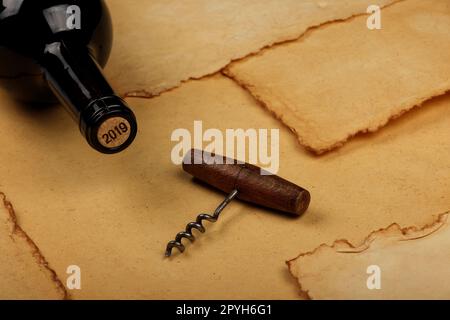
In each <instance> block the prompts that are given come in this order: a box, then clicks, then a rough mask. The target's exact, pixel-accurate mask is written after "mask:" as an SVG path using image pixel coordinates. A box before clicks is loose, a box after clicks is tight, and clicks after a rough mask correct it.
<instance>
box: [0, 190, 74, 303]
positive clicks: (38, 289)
mask: <svg viewBox="0 0 450 320" xmlns="http://www.w3.org/2000/svg"><path fill="white" fill-rule="evenodd" d="M66 297H67V294H66V291H65V289H64V286H63V284H62V283H61V281H60V280H59V279H58V277H57V276H56V274H55V272H54V271H53V270H52V269H50V267H49V266H48V263H47V261H46V260H45V258H44V257H43V256H42V254H41V253H40V251H39V249H38V248H37V247H36V245H35V244H34V242H33V241H32V240H31V239H30V238H29V237H28V235H27V234H26V233H25V232H24V231H23V230H22V228H21V227H20V226H19V225H18V224H17V217H16V214H15V212H14V207H13V206H12V204H11V203H10V202H9V201H8V200H7V199H6V196H5V195H4V194H3V193H1V192H0V299H2V300H8V299H64V298H66Z"/></svg>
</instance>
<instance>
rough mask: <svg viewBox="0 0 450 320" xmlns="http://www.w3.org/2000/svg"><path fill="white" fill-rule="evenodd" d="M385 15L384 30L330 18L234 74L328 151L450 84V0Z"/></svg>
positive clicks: (302, 136) (413, 1)
mask: <svg viewBox="0 0 450 320" xmlns="http://www.w3.org/2000/svg"><path fill="white" fill-rule="evenodd" d="M381 17H382V20H381V21H382V29H381V30H369V29H368V28H367V26H366V20H367V17H365V16H360V17H357V18H354V19H351V20H348V21H345V22H342V23H334V24H329V25H326V26H324V27H322V28H319V29H317V30H314V31H313V32H310V33H309V34H308V35H307V36H304V37H302V38H301V39H299V40H297V41H295V42H292V43H289V44H283V45H279V46H276V47H273V48H270V49H267V50H264V51H263V52H262V53H261V54H259V55H257V56H254V57H249V58H247V59H245V60H243V61H239V62H236V63H234V64H232V65H231V66H230V67H229V68H228V69H227V70H226V73H227V74H228V75H229V76H231V77H233V79H235V80H236V81H238V82H239V83H240V84H241V85H242V86H244V87H245V88H246V89H248V90H249V91H250V92H251V93H252V94H253V95H254V96H255V97H256V98H257V99H258V100H260V101H261V102H262V103H263V105H264V106H265V107H267V108H268V109H269V110H270V111H271V112H273V113H274V115H275V116H276V117H277V118H279V119H280V120H281V121H282V122H283V123H285V124H286V125H287V126H288V127H290V128H291V130H292V131H294V132H295V133H296V135H297V137H298V140H299V141H300V143H301V144H303V145H305V146H306V147H308V148H309V149H312V150H314V151H315V152H317V153H323V152H325V151H328V150H330V149H333V148H335V147H338V146H341V145H342V144H343V143H344V142H345V141H346V140H347V139H349V138H350V137H351V136H353V135H355V134H356V133H358V132H373V131H376V130H377V129H379V128H380V127H382V126H384V125H385V124H386V123H387V122H388V121H389V120H390V119H392V118H395V117H398V116H399V115H401V114H402V113H404V112H406V111H408V110H410V109H411V108H413V107H414V106H417V105H420V104H421V103H422V102H423V101H425V100H427V99H428V98H430V97H432V96H436V95H440V94H443V93H444V92H446V91H447V90H449V89H450V76H449V74H450V63H449V61H450V27H449V26H450V8H449V3H448V2H447V1H441V0H430V1H421V0H408V1H402V2H400V3H396V4H395V5H392V6H389V7H387V8H385V9H384V10H383V11H382V14H381Z"/></svg>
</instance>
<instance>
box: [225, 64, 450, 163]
mask: <svg viewBox="0 0 450 320" xmlns="http://www.w3.org/2000/svg"><path fill="white" fill-rule="evenodd" d="M222 75H224V76H225V77H227V78H229V79H231V80H233V81H234V82H235V83H237V84H238V85H239V86H240V87H241V88H242V89H243V90H245V91H247V92H248V93H249V94H250V95H251V96H252V97H253V98H254V99H255V100H256V101H257V102H258V104H259V105H260V106H261V107H263V108H264V109H265V110H267V111H268V112H269V113H270V114H271V115H272V116H273V117H274V118H275V119H277V120H278V121H280V122H281V123H282V124H283V125H284V126H285V127H286V128H288V129H289V130H290V131H291V132H293V133H294V134H295V136H296V138H297V141H298V143H299V144H300V145H301V146H303V147H304V148H305V149H306V150H308V151H310V152H312V153H314V154H316V155H318V156H320V155H323V154H325V153H328V152H331V151H333V150H335V149H338V148H341V147H343V146H344V145H345V144H346V143H347V142H349V141H350V140H351V139H353V138H355V137H357V136H359V135H365V134H369V133H375V132H377V131H379V130H380V129H382V128H383V127H385V126H387V125H388V124H389V123H390V122H392V121H394V120H396V119H398V118H400V117H401V116H403V115H404V114H406V113H408V112H410V111H413V110H414V109H418V108H420V107H422V106H423V105H425V104H426V103H427V102H428V101H431V100H433V99H436V98H438V97H442V96H445V95H446V94H448V93H450V82H449V83H446V84H444V85H442V87H440V88H438V89H435V90H434V91H432V92H430V94H429V95H427V96H423V97H418V98H417V101H416V102H413V103H408V104H405V103H404V104H402V105H400V106H399V107H398V108H395V109H393V110H392V111H393V112H392V114H391V115H389V116H385V117H384V118H380V119H378V122H377V123H368V124H367V125H366V127H365V128H361V129H357V130H356V131H355V132H353V133H348V134H347V135H346V137H345V138H343V139H339V140H337V141H336V142H334V143H330V144H328V146H327V147H322V148H320V147H317V146H313V144H312V143H310V142H307V141H306V140H305V139H304V138H303V137H302V136H301V134H299V133H298V131H297V129H296V128H295V127H294V124H293V122H292V121H290V120H286V117H285V116H286V113H277V110H275V108H272V107H271V106H270V104H269V103H268V102H265V101H264V99H263V98H262V97H261V96H260V95H259V94H258V93H257V92H255V90H254V89H253V88H254V85H252V84H248V83H246V82H245V81H242V80H240V79H238V78H237V76H236V75H234V74H233V72H232V71H231V70H230V69H227V68H226V69H224V70H222ZM288 109H289V108H288ZM289 112H291V111H290V110H289ZM292 115H293V116H294V117H295V119H296V120H299V121H304V120H301V119H299V118H298V117H297V116H296V115H295V114H293V113H292Z"/></svg>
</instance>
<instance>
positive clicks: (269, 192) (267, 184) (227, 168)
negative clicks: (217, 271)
mask: <svg viewBox="0 0 450 320" xmlns="http://www.w3.org/2000/svg"><path fill="white" fill-rule="evenodd" d="M183 170H184V171H186V172H187V173H189V174H191V175H192V176H194V177H195V178H197V179H198V180H200V181H202V182H204V183H206V184H208V185H211V186H213V187H215V188H217V189H219V190H221V191H224V192H226V193H228V196H227V197H226V198H225V200H224V201H223V202H222V203H221V204H220V205H219V206H218V207H217V208H216V210H215V211H214V212H213V213H212V214H208V213H202V214H200V215H198V216H197V219H196V220H195V221H194V222H190V223H188V224H187V225H186V228H185V230H184V231H181V232H179V233H178V234H177V235H176V236H175V239H174V240H172V241H169V243H168V244H167V247H166V253H165V255H166V257H170V256H171V254H172V249H173V248H177V249H178V250H179V251H180V252H181V253H182V252H184V251H185V245H184V244H183V243H182V239H188V240H189V241H190V242H194V241H195V236H194V235H193V233H192V231H193V229H196V230H198V231H200V232H201V233H204V232H205V231H206V229H205V226H204V224H203V222H204V221H208V222H213V223H214V222H217V220H218V219H219V216H220V214H221V213H222V211H223V210H224V209H225V208H226V207H227V205H228V204H229V203H230V202H231V201H233V199H235V198H237V199H240V200H243V201H246V202H250V203H253V204H256V205H258V206H263V207H267V208H270V209H275V210H277V211H281V212H286V213H289V214H293V215H297V216H300V215H301V214H303V213H304V212H305V211H306V210H307V209H308V206H309V203H310V200H311V196H310V193H309V192H308V191H307V190H305V189H303V188H302V187H299V186H297V185H295V184H293V183H291V182H289V181H287V180H285V179H283V178H281V177H279V176H276V175H272V174H270V173H268V172H266V171H264V170H263V169H261V168H259V167H257V166H254V165H251V164H248V163H242V162H239V161H237V160H234V159H231V158H227V157H224V156H221V155H216V154H211V153H209V152H206V151H202V150H197V149H192V150H191V151H190V152H188V153H187V154H186V156H185V157H184V159H183Z"/></svg>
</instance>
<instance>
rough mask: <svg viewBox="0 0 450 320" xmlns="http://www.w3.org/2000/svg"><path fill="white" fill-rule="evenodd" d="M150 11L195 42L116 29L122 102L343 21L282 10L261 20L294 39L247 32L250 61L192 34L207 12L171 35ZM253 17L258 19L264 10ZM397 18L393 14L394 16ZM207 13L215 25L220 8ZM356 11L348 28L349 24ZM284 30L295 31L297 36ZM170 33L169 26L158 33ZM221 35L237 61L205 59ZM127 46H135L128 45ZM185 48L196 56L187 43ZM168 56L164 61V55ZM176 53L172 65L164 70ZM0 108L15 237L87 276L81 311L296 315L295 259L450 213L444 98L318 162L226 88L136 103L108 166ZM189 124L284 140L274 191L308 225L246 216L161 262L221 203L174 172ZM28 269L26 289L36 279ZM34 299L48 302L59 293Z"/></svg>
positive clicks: (35, 119) (24, 115) (199, 85)
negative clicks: (222, 302)
mask: <svg viewBox="0 0 450 320" xmlns="http://www.w3.org/2000/svg"><path fill="white" fill-rule="evenodd" d="M269 2H270V1H269ZM110 3H111V9H112V11H113V15H115V13H114V12H117V13H118V14H117V15H115V16H116V17H117V16H118V15H119V13H123V14H125V13H126V14H130V11H126V10H130V8H129V7H123V6H121V5H120V4H119V2H117V1H115V2H114V3H113V1H110ZM139 3H141V2H139ZM148 3H151V4H156V6H157V7H156V9H158V10H162V11H160V13H161V12H162V13H164V12H165V15H164V14H163V15H161V19H162V20H164V21H165V22H166V23H168V22H167V21H177V22H183V24H187V25H189V26H190V27H192V29H187V30H185V31H187V33H186V34H183V35H182V36H180V38H178V39H177V38H176V37H175V36H173V33H169V35H167V34H166V33H164V32H162V31H161V33H153V32H152V31H153V29H154V28H157V26H155V27H151V28H150V27H148V26H146V23H147V22H148V21H147V22H145V19H144V22H142V20H140V19H135V21H134V20H133V19H125V20H126V21H127V22H128V23H129V25H128V26H125V27H121V28H124V29H125V28H126V30H127V31H126V32H124V31H123V30H124V29H122V31H121V32H120V33H118V30H117V24H118V23H119V24H120V23H121V21H122V20H120V19H119V20H116V35H117V36H118V38H117V37H116V40H117V41H116V46H115V49H114V53H113V57H112V59H111V63H110V65H109V66H108V68H107V69H106V73H107V74H108V75H109V76H110V77H111V79H112V83H113V85H115V86H116V88H117V89H118V90H119V92H121V93H125V92H128V91H130V90H131V91H134V90H145V92H140V93H138V94H139V95H141V94H142V95H144V96H145V95H152V94H155V93H159V92H160V91H161V90H165V89H167V88H172V87H174V86H177V85H178V84H179V83H180V81H183V80H186V79H188V78H191V77H201V76H203V75H205V74H207V73H210V72H215V71H217V70H218V69H220V68H222V67H224V66H225V65H226V64H227V63H228V62H229V61H230V60H231V59H235V58H238V57H241V56H243V55H247V54H248V53H250V52H253V51H257V50H258V49H259V48H260V47H262V46H267V45H270V44H273V43H274V42H277V41H284V40H287V39H291V38H296V37H298V36H300V35H301V34H302V33H303V32H304V30H305V29H306V28H307V27H309V26H311V25H316V24H321V23H323V22H326V21H328V20H334V19H335V16H333V15H334V14H335V13H336V11H335V10H334V9H333V8H334V7H333V6H332V5H331V2H324V1H319V2H317V3H314V6H312V4H313V2H309V1H306V2H305V3H309V4H311V7H310V8H311V9H312V8H320V10H321V11H320V12H321V14H324V16H323V17H325V18H323V17H322V16H321V14H319V15H318V17H316V18H317V19H318V20H313V21H309V22H308V24H305V25H299V26H295V25H296V22H295V21H296V20H295V19H296V18H298V16H295V14H294V16H292V18H286V19H285V18H284V17H283V14H284V13H286V14H287V13H292V12H294V11H295V10H285V8H280V7H276V8H275V9H277V8H278V9H279V10H281V13H282V14H281V16H276V14H277V13H278V11H277V10H275V9H274V8H271V9H270V10H268V11H258V10H255V11H254V12H263V13H264V12H270V14H272V13H274V14H275V16H274V18H273V20H274V21H278V22H279V23H281V25H282V27H280V30H282V31H283V30H288V31H289V32H287V33H286V35H287V36H286V37H287V38H284V37H281V38H278V36H279V35H281V34H284V31H283V32H281V31H280V32H281V33H277V32H278V31H277V30H276V28H273V25H268V26H266V24H265V23H261V22H259V25H262V27H261V28H262V29H261V30H258V31H257V32H256V33H255V34H253V33H251V32H250V31H251V30H254V28H253V26H252V27H248V30H250V31H249V32H248V33H245V34H246V35H254V37H250V38H251V39H253V40H251V41H249V43H251V46H249V47H245V46H244V47H243V46H242V43H243V42H242V41H243V40H242V39H239V37H237V38H236V37H235V36H236V34H239V29H238V28H236V29H233V30H235V31H233V32H231V31H230V30H229V28H227V27H224V26H220V24H219V25H218V26H217V29H214V28H210V24H208V23H207V22H204V21H203V20H201V19H200V20H199V21H200V22H202V21H203V22H202V23H200V25H196V26H194V25H193V24H192V23H190V22H192V21H197V19H194V18H193V17H195V15H194V13H195V14H199V15H200V16H201V17H206V15H204V14H203V12H204V11H201V10H199V11H196V10H192V12H188V11H186V10H185V8H183V5H182V4H179V2H177V3H176V4H175V3H172V5H173V6H175V7H174V8H177V10H181V11H186V12H185V13H186V15H185V18H183V19H187V20H183V19H181V18H180V19H181V20H176V19H174V18H173V17H171V14H172V11H171V10H169V9H167V8H166V9H164V5H162V4H159V6H158V2H148ZM198 3H201V2H198ZM230 3H232V2H230ZM251 3H252V4H253V5H255V6H257V7H258V8H259V5H258V3H257V2H251ZM270 3H271V2H270ZM277 3H278V2H277ZM295 3H298V2H295ZM333 3H334V2H333ZM348 3H351V2H348ZM386 3H388V2H386ZM292 4H293V5H294V1H293V2H292ZM324 4H328V6H327V5H325V6H324ZM397 5H400V3H399V4H394V5H393V6H392V8H393V7H395V6H397ZM224 6H225V9H226V10H230V8H228V7H227V5H225V4H224ZM135 7H137V5H136V6H135ZM201 8H202V9H205V8H209V9H211V10H212V9H214V10H212V11H213V12H215V13H216V14H218V12H221V10H219V9H220V8H221V6H219V5H218V4H217V3H216V2H214V5H211V6H201ZM328 8H331V9H330V10H329V11H328ZM357 8H360V7H359V6H358V7H357ZM139 9H142V10H137V11H135V13H136V14H143V15H144V17H145V16H146V12H147V13H148V11H145V8H141V7H140V6H139ZM156 9H155V10H156ZM216 10H217V11H216ZM352 10H353V9H352ZM352 10H350V11H349V12H347V11H345V12H347V13H346V14H344V15H343V16H341V18H342V17H348V16H349V15H351V14H354V13H355V11H352ZM151 11H152V12H153V9H152V10H151ZM313 11H314V10H313ZM363 11H364V10H363ZM155 12H158V11H157V10H156V11H155ZM251 12H253V11H251ZM283 12H284V13H283ZM339 12H340V11H339ZM357 12H361V11H360V10H359V9H358V10H357ZM233 13H235V10H234V11H233ZM325 13H326V14H325ZM267 14H268V13H267ZM339 14H340V13H339ZM308 15H310V12H309V11H308ZM250 16H251V15H250ZM270 16H271V15H270ZM212 17H215V16H214V15H212ZM243 17H246V16H245V14H243ZM228 18H230V19H231V18H232V20H231V22H233V23H234V24H238V22H239V19H242V16H240V15H238V16H237V17H236V16H230V17H226V18H224V19H225V21H224V25H225V26H226V25H227V24H229V23H231V22H230V20H227V19H228ZM300 18H301V15H300ZM316 18H314V19H316ZM155 19H156V18H155ZM189 19H190V20H189ZM205 19H206V20H207V18H205ZM233 19H237V20H238V21H237V22H236V20H233ZM261 19H262V18H261V16H256V17H254V19H253V20H252V19H250V21H252V23H253V24H256V25H258V23H257V21H264V22H266V21H267V19H262V20H261ZM290 19H293V20H290ZM152 21H153V20H152ZM156 21H158V20H156ZM244 21H247V19H244ZM280 21H281V22H280ZM285 21H293V22H292V23H293V25H292V28H291V27H290V26H289V25H286V24H284V23H285ZM436 21H437V22H436V23H437V25H438V24H439V20H436ZM132 22H133V23H135V22H136V24H133V23H132ZM278 22H276V23H278ZM349 22H350V21H349ZM140 23H142V25H140ZM158 23H159V22H158ZM209 23H210V22H209ZM234 24H233V25H234ZM133 25H134V27H133ZM172 27H173V26H171V25H170V23H168V25H166V27H164V28H163V27H161V29H158V30H163V31H164V30H166V31H167V30H172V29H171V28H172ZM234 27H235V26H234ZM234 27H233V28H234ZM266 27H269V29H270V30H273V31H274V32H275V33H274V34H272V33H269V35H270V37H268V38H265V37H262V38H260V37H259V36H260V35H261V34H267V32H266V29H265V28H266ZM142 28H148V30H149V31H148V35H149V38H146V37H143V38H141V37H140V36H139V37H138V36H136V38H134V37H135V35H136V34H137V33H136V32H135V31H136V30H142ZM165 28H167V29H165ZM174 28H175V27H174ZM178 28H179V29H183V30H184V28H182V27H178ZM222 28H225V30H226V34H229V35H230V38H231V40H230V38H229V39H228V40H230V43H229V46H228V45H227V46H225V47H220V49H217V46H215V45H213V49H212V50H206V49H205V43H209V42H208V41H210V39H215V38H213V37H211V34H214V33H215V32H216V34H215V35H217V33H219V35H218V38H220V37H223V34H222V33H220V31H217V30H219V29H222ZM230 28H231V27H230ZM285 28H286V29H285ZM175 29H176V28H175ZM256 29H257V28H256ZM319 29H322V27H321V28H319ZM438 30H440V29H438ZM200 31H202V32H200ZM316 31H317V32H318V31H323V30H316ZM316 31H315V32H316ZM203 32H206V33H203ZM208 32H211V34H210V33H208ZM193 34H196V35H197V36H196V37H197V38H196V37H193ZM124 35H126V36H127V39H125V38H121V37H123V36H124ZM233 35H234V36H233ZM311 35H312V34H310V35H309V36H311ZM151 37H156V38H154V39H153V38H151ZM189 37H190V38H189ZM192 38H194V39H200V40H199V41H198V42H195V41H193V42H189V43H187V44H186V43H183V41H189V39H192ZM152 39H153V40H152ZM205 39H206V40H205ZM172 40H173V42H172ZM165 42H167V46H165V45H164V44H163V45H160V43H165ZM223 43H225V42H220V43H219V44H223ZM227 43H228V42H227ZM179 44H181V45H179ZM190 45H192V47H190ZM216 45H217V44H216ZM154 48H156V49H154ZM230 48H231V49H230ZM236 48H238V49H236ZM152 50H156V51H152ZM153 52H156V53H153ZM167 52H170V53H171V54H170V55H169V56H167ZM136 53H138V56H134V54H136ZM200 53H201V54H200ZM444 54H445V53H444ZM207 57H211V58H207ZM194 58H195V59H194ZM196 61H199V64H198V65H197V64H196ZM331 71H332V70H330V72H331ZM165 79H167V80H165ZM166 81H167V82H166ZM319 89H320V87H318V89H317V90H319ZM312 94H313V92H312ZM317 94H321V93H320V92H317ZM0 100H1V101H2V117H1V118H0V144H1V145H2V152H1V153H0V162H1V163H2V166H0V190H1V191H2V192H6V193H7V194H8V197H9V199H10V200H11V202H12V203H13V204H14V208H15V212H16V214H17V216H18V221H19V223H20V225H21V226H22V227H23V229H24V230H26V231H27V233H28V235H29V236H30V237H31V239H33V241H34V242H35V243H36V245H37V246H38V247H39V249H40V252H41V253H42V254H43V256H45V257H46V258H47V261H49V263H50V267H51V268H53V269H54V270H55V271H56V274H57V275H58V277H59V279H60V281H61V282H62V283H65V279H66V277H67V274H66V269H67V266H69V265H73V264H75V265H78V266H80V267H81V270H82V290H79V291H70V296H71V297H72V298H75V299H76V298H87V299H96V298H101V299H105V298H186V299H189V298H190V299H201V298H204V299H220V298H255V299H256V298H273V299H282V298H286V299H297V298H299V291H298V287H297V285H296V284H295V281H293V279H292V277H291V275H290V274H289V272H288V270H287V268H286V265H285V260H286V259H289V258H292V257H296V256H298V253H299V252H307V251H310V250H313V249H314V248H316V247H317V245H319V244H321V243H332V241H334V239H337V238H342V237H345V238H346V239H348V240H349V241H350V242H352V243H354V244H359V243H360V242H361V241H362V240H363V239H364V238H365V237H366V235H367V234H369V233H370V232H371V231H372V230H375V229H379V228H382V227H385V226H386V225H389V224H390V223H392V222H397V223H399V224H400V225H407V226H408V225H418V226H421V225H424V224H426V223H431V222H432V221H433V214H437V213H440V212H445V211H448V209H449V207H450V195H449V194H448V190H449V187H450V170H449V169H450V167H449V165H450V159H449V158H450V153H449V152H448V150H450V149H449V148H450V139H448V137H449V136H450V112H449V109H450V96H448V95H447V96H443V97H441V98H437V99H434V100H431V101H429V102H427V103H426V104H425V105H424V107H423V108H420V109H417V110H413V111H411V112H409V113H408V114H406V115H404V116H403V117H401V118H400V119H399V120H395V121H393V122H392V123H391V124H389V125H388V126H387V127H386V128H384V129H383V130H382V131H380V132H379V133H374V134H367V135H360V136H357V137H356V138H355V139H353V140H352V141H350V142H349V143H348V144H347V145H346V146H344V147H343V148H341V149H339V150H336V151H333V152H330V153H328V154H326V155H324V156H321V157H317V156H314V155H312V154H311V153H309V152H308V151H306V150H305V149H304V148H302V147H301V146H300V145H299V144H298V143H297V141H296V137H295V136H294V135H292V133H291V132H290V131H289V130H288V129H287V128H286V127H284V126H283V125H282V124H281V123H280V122H279V121H277V120H276V119H274V118H273V117H272V116H271V114H270V113H269V112H267V111H266V110H264V109H263V108H261V106H260V105H259V103H258V102H257V101H256V100H255V99H254V98H253V97H252V96H251V95H250V94H248V93H247V92H246V91H245V90H244V89H243V88H242V87H240V86H239V85H238V84H236V83H235V82H233V81H232V80H230V79H228V78H226V77H224V76H221V75H215V76H211V77H205V78H204V79H202V80H195V81H189V82H187V83H185V84H183V85H181V86H180V87H179V88H177V89H175V90H172V91H169V92H166V93H164V94H163V95H161V96H159V97H155V98H153V99H131V98H129V99H128V102H129V103H130V105H131V106H132V107H133V109H134V110H135V112H136V115H137V118H138V121H139V133H138V137H137V140H136V142H135V143H134V144H133V145H132V146H131V147H130V148H129V149H128V150H126V151H125V152H123V153H121V154H118V155H114V156H105V155H101V154H98V153H96V152H95V151H93V150H92V149H90V148H89V146H87V144H86V143H85V142H84V141H83V139H82V137H81V136H80V134H79V132H78V130H77V128H76V125H74V123H73V122H72V120H71V118H70V117H69V116H68V115H67V114H66V113H65V111H64V110H63V109H62V108H59V107H58V106H48V107H44V108H38V107H36V106H25V105H22V104H18V103H17V102H15V101H12V100H11V98H10V97H9V96H8V95H7V93H5V92H0ZM194 120H202V121H203V124H204V128H205V129H206V128H217V129H221V130H225V129H226V128H243V129H247V128H256V129H258V128H261V129H271V128H279V129H280V161H281V168H280V175H281V176H282V177H284V178H287V179H289V180H291V181H292V182H294V183H297V184H299V185H302V186H303V187H305V188H307V189H309V190H310V191H311V194H312V204H311V207H310V209H309V210H308V212H307V213H306V214H305V215H303V216H302V217H300V218H298V219H293V218H289V217H286V216H282V215H279V214H277V213H275V212H272V211H270V210H264V209H261V208H256V207H253V206H250V205H247V204H243V203H241V202H238V201H237V202H234V203H232V204H231V205H230V207H228V208H227V209H226V211H225V212H224V213H223V215H222V216H221V219H220V220H219V222H218V223H216V224H214V225H208V226H207V233H206V234H204V235H202V236H200V237H199V239H198V241H197V242H196V243H195V245H193V246H190V245H189V246H188V248H187V251H186V253H185V254H184V255H175V256H174V257H172V258H171V259H165V258H164V257H163V254H164V249H165V245H166V243H167V241H169V240H171V239H172V238H173V236H174V235H175V234H176V233H177V232H178V231H181V229H182V228H183V227H184V226H185V225H186V223H187V222H189V221H192V219H194V218H195V217H196V216H197V214H198V213H200V212H205V211H206V212H208V211H210V210H213V209H214V208H215V207H216V206H217V205H218V204H219V203H220V202H221V201H222V200H223V197H224V195H223V194H221V193H219V192H216V191H214V190H211V189H208V188H205V187H204V186H202V185H199V184H197V183H194V182H192V181H191V178H190V177H189V176H188V175H187V174H185V173H183V172H182V170H181V168H180V167H179V166H175V165H174V164H173V163H172V162H171V160H170V153H171V150H172V147H173V146H174V143H172V142H171V141H170V136H171V133H172V132H173V130H175V129H177V128H187V129H190V130H192V126H193V121H194ZM19 124H20V125H19ZM5 239H6V238H5ZM2 243H5V245H2V247H5V248H6V247H7V246H8V244H7V243H8V242H7V241H5V242H2ZM4 266H5V264H4V263H3V265H2V267H4ZM6 268H7V267H6ZM30 268H31V269H30V270H31V271H32V273H30V274H31V275H32V276H31V279H33V277H34V274H35V272H36V270H35V269H33V268H34V267H33V266H30ZM36 274H37V275H36V277H40V273H39V272H37V273H36ZM53 280H54V279H53ZM50 284H52V283H50ZM53 284H54V283H53ZM18 288H19V287H18ZM18 290H19V289H18ZM18 292H19V291H18ZM40 295H41V296H42V297H54V292H52V291H49V292H44V293H40Z"/></svg>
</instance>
